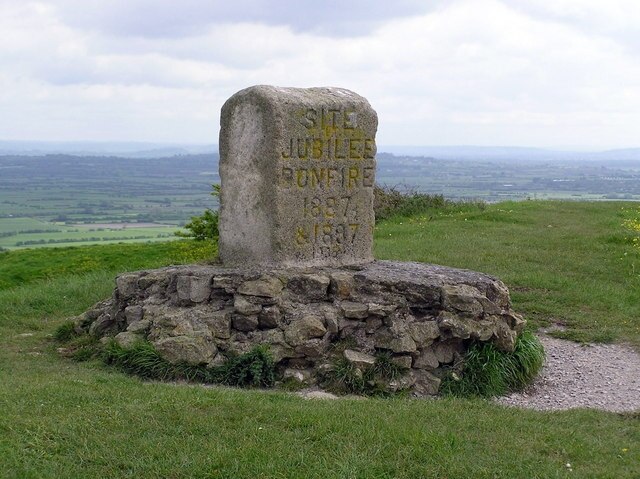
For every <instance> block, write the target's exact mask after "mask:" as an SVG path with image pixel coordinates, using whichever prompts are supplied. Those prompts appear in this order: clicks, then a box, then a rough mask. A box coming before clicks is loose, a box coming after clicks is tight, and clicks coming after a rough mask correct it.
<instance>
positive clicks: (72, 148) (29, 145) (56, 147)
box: [0, 141, 218, 158]
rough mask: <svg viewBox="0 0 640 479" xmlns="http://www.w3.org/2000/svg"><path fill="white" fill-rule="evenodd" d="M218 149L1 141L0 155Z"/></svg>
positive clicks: (213, 148)
mask: <svg viewBox="0 0 640 479" xmlns="http://www.w3.org/2000/svg"><path fill="white" fill-rule="evenodd" d="M217 152H218V145H183V144H173V143H145V142H94V141H78V142H57V141H0V155H20V156H41V155H75V156H119V157H126V158H159V157H169V156H181V155H201V154H208V153H217Z"/></svg>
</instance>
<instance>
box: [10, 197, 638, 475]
mask: <svg viewBox="0 0 640 479" xmlns="http://www.w3.org/2000/svg"><path fill="white" fill-rule="evenodd" d="M623 206H625V205H624V204H623V203H617V204H614V203H570V202H548V203H547V202H522V203H501V204H497V205H490V206H487V207H486V208H481V207H478V206H468V207H466V208H463V209H460V208H458V209H457V210H456V209H445V210H433V211H429V212H427V213H425V214H423V215H420V216H414V217H412V218H394V219H392V220H389V221H385V222H383V223H382V224H380V225H379V226H378V227H377V230H376V239H375V248H376V256H377V257H378V258H394V259H401V260H413V261H430V262H437V263H441V264H446V265H450V266H457V267H463V268H472V269H477V270H481V271H486V272H489V273H492V274H496V275H498V276H500V277H501V278H502V279H504V280H505V282H506V283H507V285H508V286H509V287H510V288H511V291H512V297H513V302H514V308H515V309H516V310H517V311H520V312H522V313H523V314H524V315H525V316H526V317H527V319H529V320H530V325H531V326H532V327H537V326H539V325H543V324H547V323H549V322H562V323H564V324H566V326H567V330H566V332H565V333H563V334H565V335H567V336H570V337H574V338H576V339H585V340H586V339H590V340H605V341H618V342H630V343H632V344H634V345H635V346H636V347H638V346H639V345H640V329H639V326H640V324H639V323H640V310H639V308H640V306H639V305H640V296H639V295H640V276H639V271H638V268H639V267H640V252H639V251H638V250H637V249H634V246H633V244H632V239H631V237H630V236H631V233H629V232H628V231H626V230H625V229H624V228H623V227H622V221H623V220H624V219H625V218H626V217H628V215H629V214H633V213H630V212H629V211H626V212H625V211H623V210H622V207H623ZM634 211H635V210H634ZM213 255H215V248H213V247H212V245H209V247H206V246H203V245H198V244H197V243H195V242H190V241H175V242H170V243H156V244H148V245H147V244H137V245H107V246H87V247H84V246H82V247H76V248H51V249H46V250H45V249H40V250H20V251H11V252H5V253H0V279H2V280H4V281H3V282H0V411H1V412H0V476H1V477H7V478H30V477H34V478H35V477H64V478H66V477H74V478H76V477H79V478H81V477H87V478H89V477H91V478H94V477H123V478H124V477H172V478H191V477H208V478H217V477H221V478H256V477H264V478H300V477H305V478H323V479H324V478H416V477H421V478H422V477H425V478H429V477H433V478H446V477H473V478H476V477H477V478H556V477H560V478H564V477H567V478H568V477H573V478H576V477H579V478H594V477H598V478H616V479H617V478H634V477H638V476H639V475H640V466H639V464H640V411H637V412H635V413H630V414H613V413H606V412H601V411H593V410H572V411H566V412H553V413H551V412H535V411H525V410H517V409H510V408H506V407H502V406H497V405H495V404H492V403H491V402H488V401H485V400H460V399H441V400H409V399H392V400H388V399H387V400H385V399H366V400H354V399H345V400H339V401H309V400H303V399H300V398H298V397H296V396H293V395H290V394H286V393H281V392H262V391H240V390H233V389H226V388H217V387H215V388H211V387H201V386H192V385H185V384H160V383H146V382H143V381H140V380H138V379H136V378H132V377H128V376H125V375H123V374H120V373H117V372H114V371H112V370H109V369H106V368H105V367H104V366H102V365H101V364H100V363H98V362H89V363H76V362H73V361H71V360H68V359H64V358H61V357H60V356H59V355H58V354H57V353H56V350H55V348H56V344H55V343H54V342H53V341H52V339H51V337H50V335H51V333H52V332H53V331H54V330H55V328H56V327H57V326H58V325H60V324H62V323H63V321H64V320H65V318H67V317H69V316H72V315H76V314H79V313H81V312H82V311H84V310H86V309H87V308H88V307H89V306H90V305H91V304H93V303H94V302H96V301H98V300H101V299H104V298H106V297H108V296H109V295H110V294H111V292H112V289H113V284H114V283H113V276H114V275H115V274H116V272H118V271H124V270H128V269H139V268H143V267H157V266H160V265H163V264H171V263H180V262H193V261H197V260H205V259H207V258H211V257H212V256H213ZM567 464H570V465H571V467H570V468H569V467H567Z"/></svg>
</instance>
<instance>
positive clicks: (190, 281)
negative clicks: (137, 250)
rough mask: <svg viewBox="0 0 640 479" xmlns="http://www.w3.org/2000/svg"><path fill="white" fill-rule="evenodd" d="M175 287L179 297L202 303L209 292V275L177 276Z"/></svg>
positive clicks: (207, 297)
mask: <svg viewBox="0 0 640 479" xmlns="http://www.w3.org/2000/svg"><path fill="white" fill-rule="evenodd" d="M176 289H177V292H178V298H179V299H181V300H183V301H191V302H194V303H202V302H203V301H206V300H207V299H209V295H210V294H211V276H204V277H203V276H178V279H177V281H176Z"/></svg>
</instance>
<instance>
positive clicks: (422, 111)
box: [0, 0, 640, 149]
mask: <svg viewBox="0 0 640 479" xmlns="http://www.w3.org/2000/svg"><path fill="white" fill-rule="evenodd" d="M255 84H273V85H278V86H297V87H309V86H339V87H344V88H349V89H351V90H354V91H356V92H357V93H359V94H361V95H363V96H365V97H367V98H368V99H369V101H370V102H371V104H372V106H373V107H374V108H375V109H376V110H377V112H378V116H379V119H380V127H379V132H378V143H379V144H384V145H509V146H538V147H582V148H596V149H597V148H623V147H638V146H640V0H606V1H605V0H435V1H427V0H423V1H412V0H393V1H392V0H381V1H378V0H368V1H365V0H355V1H348V0H323V1H321V2H320V1H305V0H291V1H288V0H287V1H285V0H283V1H278V0H274V1H266V0H264V1H260V0H180V1H176V0H122V1H119V0H51V1H39V2H38V1H34V2H31V1H28V0H0V140H61V141H76V140H100V141H115V140H118V141H152V142H178V143H217V138H218V130H219V115H220V107H221V106H222V104H223V103H224V101H225V100H226V99H227V98H228V97H229V96H231V95H232V94H233V93H234V92H236V91H238V90H240V89H242V88H245V87H247V86H250V85H255Z"/></svg>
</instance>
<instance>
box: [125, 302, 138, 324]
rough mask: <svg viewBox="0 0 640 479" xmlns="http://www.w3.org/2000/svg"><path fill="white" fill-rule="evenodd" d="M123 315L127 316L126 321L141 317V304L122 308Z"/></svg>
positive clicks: (130, 321)
mask: <svg viewBox="0 0 640 479" xmlns="http://www.w3.org/2000/svg"><path fill="white" fill-rule="evenodd" d="M124 316H125V318H127V323H133V322H135V321H140V320H141V319H142V306H140V305H139V304H134V305H131V306H127V307H126V308H124Z"/></svg>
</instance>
